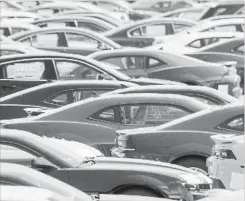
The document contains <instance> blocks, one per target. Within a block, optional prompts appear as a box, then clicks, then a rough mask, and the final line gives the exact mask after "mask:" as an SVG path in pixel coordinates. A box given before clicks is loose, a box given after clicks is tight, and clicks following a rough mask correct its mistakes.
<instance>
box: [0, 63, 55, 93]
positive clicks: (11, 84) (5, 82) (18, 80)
mask: <svg viewBox="0 0 245 201" xmlns="http://www.w3.org/2000/svg"><path fill="white" fill-rule="evenodd" d="M55 79H57V76H56V73H55V70H54V66H53V62H52V60H50V59H23V60H17V61H9V62H6V63H2V64H1V65H0V88H1V90H0V97H2V96H5V95H8V94H11V93H14V92H17V91H21V90H23V89H26V88H30V87H33V86H36V85H39V84H43V83H46V82H48V81H50V80H55Z"/></svg>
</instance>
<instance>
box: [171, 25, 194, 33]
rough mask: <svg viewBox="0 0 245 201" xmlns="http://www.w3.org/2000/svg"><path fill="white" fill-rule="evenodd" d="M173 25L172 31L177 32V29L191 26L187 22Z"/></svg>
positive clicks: (180, 29)
mask: <svg viewBox="0 0 245 201" xmlns="http://www.w3.org/2000/svg"><path fill="white" fill-rule="evenodd" d="M173 27H174V33H177V32H179V31H182V30H184V29H186V28H189V27H191V26H189V25H187V24H176V23H175V24H173Z"/></svg>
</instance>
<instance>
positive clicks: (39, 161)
mask: <svg viewBox="0 0 245 201" xmlns="http://www.w3.org/2000/svg"><path fill="white" fill-rule="evenodd" d="M31 167H32V168H34V169H37V170H39V171H41V172H45V173H48V172H50V171H53V170H56V169H57V167H56V166H55V165H54V164H53V163H50V162H49V161H48V160H46V159H45V158H43V157H38V158H35V159H33V160H32V161H31Z"/></svg>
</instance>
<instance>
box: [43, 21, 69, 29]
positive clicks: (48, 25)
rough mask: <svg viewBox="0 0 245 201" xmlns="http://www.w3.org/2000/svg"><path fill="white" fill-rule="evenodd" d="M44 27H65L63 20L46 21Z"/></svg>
mask: <svg viewBox="0 0 245 201" xmlns="http://www.w3.org/2000/svg"><path fill="white" fill-rule="evenodd" d="M46 27H53V28H55V27H58V28H59V27H66V23H65V22H47V23H46Z"/></svg>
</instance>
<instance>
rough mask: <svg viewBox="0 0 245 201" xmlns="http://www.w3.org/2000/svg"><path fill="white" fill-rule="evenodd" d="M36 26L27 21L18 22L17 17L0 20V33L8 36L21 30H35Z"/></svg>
mask: <svg viewBox="0 0 245 201" xmlns="http://www.w3.org/2000/svg"><path fill="white" fill-rule="evenodd" d="M37 28H38V27H37V26H35V25H32V24H28V23H25V24H24V23H22V22H19V21H18V19H7V20H1V24H0V34H2V35H4V36H7V37H8V36H10V35H13V34H15V33H19V32H22V31H28V30H35V29H37Z"/></svg>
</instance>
